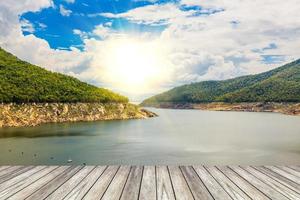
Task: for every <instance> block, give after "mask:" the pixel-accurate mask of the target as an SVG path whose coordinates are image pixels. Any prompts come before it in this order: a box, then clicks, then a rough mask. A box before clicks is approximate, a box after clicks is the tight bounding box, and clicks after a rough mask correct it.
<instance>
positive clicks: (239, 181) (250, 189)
mask: <svg viewBox="0 0 300 200" xmlns="http://www.w3.org/2000/svg"><path fill="white" fill-rule="evenodd" d="M217 168H218V169H219V170H220V171H221V172H223V174H225V176H227V177H228V178H229V179H230V180H231V181H232V182H234V183H235V184H236V185H237V186H238V187H239V188H241V190H243V191H244V192H245V193H246V194H247V195H248V196H250V197H251V198H252V199H256V200H266V199H269V198H268V197H267V196H266V195H265V194H263V193H262V192H261V191H259V190H258V189H257V188H255V187H254V186H253V185H252V184H250V183H249V182H248V181H246V180H245V179H244V178H242V177H241V176H240V175H239V174H237V173H236V172H234V171H233V170H231V169H230V168H228V167H227V166H218V167H217Z"/></svg>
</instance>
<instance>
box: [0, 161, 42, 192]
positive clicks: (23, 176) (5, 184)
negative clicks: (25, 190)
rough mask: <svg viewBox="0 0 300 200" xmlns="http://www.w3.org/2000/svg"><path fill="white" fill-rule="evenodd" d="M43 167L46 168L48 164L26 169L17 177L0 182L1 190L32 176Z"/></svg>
mask: <svg viewBox="0 0 300 200" xmlns="http://www.w3.org/2000/svg"><path fill="white" fill-rule="evenodd" d="M43 168H46V166H37V167H34V168H31V169H29V170H28V171H26V172H24V173H22V174H19V175H18V176H15V177H13V178H11V179H9V180H7V181H5V182H3V183H1V184H0V192H1V191H3V190H5V189H6V188H8V187H10V186H12V185H15V184H17V183H18V182H20V181H22V180H23V179H26V178H28V177H30V176H32V175H33V174H34V173H36V172H38V171H40V170H42V169H43Z"/></svg>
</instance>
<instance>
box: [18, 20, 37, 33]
mask: <svg viewBox="0 0 300 200" xmlns="http://www.w3.org/2000/svg"><path fill="white" fill-rule="evenodd" d="M20 23H21V27H22V30H23V31H25V32H29V33H33V32H34V31H35V29H34V26H33V24H32V23H30V22H29V21H28V20H27V19H22V20H21V21H20Z"/></svg>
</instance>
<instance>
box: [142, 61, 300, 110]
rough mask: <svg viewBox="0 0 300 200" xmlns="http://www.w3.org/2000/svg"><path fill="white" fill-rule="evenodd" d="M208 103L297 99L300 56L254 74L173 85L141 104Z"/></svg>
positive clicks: (299, 86)
mask: <svg viewBox="0 0 300 200" xmlns="http://www.w3.org/2000/svg"><path fill="white" fill-rule="evenodd" d="M209 102H228V103H240V102H300V59H299V60H296V61H294V62H291V63H289V64H286V65H284V66H281V67H278V68H276V69H273V70H271V71H267V72H264V73H260V74H256V75H249V76H242V77H238V78H233V79H228V80H223V81H203V82H198V83H192V84H188V85H183V86H180V87H175V88H173V89H171V90H169V91H167V92H164V93H161V94H158V95H156V96H153V97H150V98H148V99H146V100H144V101H143V102H142V103H141V105H143V106H159V104H162V103H209Z"/></svg>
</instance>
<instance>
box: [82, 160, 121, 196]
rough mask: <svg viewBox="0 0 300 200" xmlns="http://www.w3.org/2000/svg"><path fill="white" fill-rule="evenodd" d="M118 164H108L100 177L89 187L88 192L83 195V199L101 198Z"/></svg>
mask: <svg viewBox="0 0 300 200" xmlns="http://www.w3.org/2000/svg"><path fill="white" fill-rule="evenodd" d="M118 169H119V166H109V167H108V168H107V169H105V171H104V172H103V174H102V175H101V176H100V178H99V179H98V180H97V181H96V182H95V184H94V185H93V186H92V187H91V189H90V190H89V191H88V193H87V194H86V195H85V196H84V198H83V199H87V200H93V199H101V197H102V196H103V194H104V192H105V191H106V189H107V187H108V186H109V184H110V182H111V180H112V179H113V178H114V176H115V174H116V173H117V171H118Z"/></svg>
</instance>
